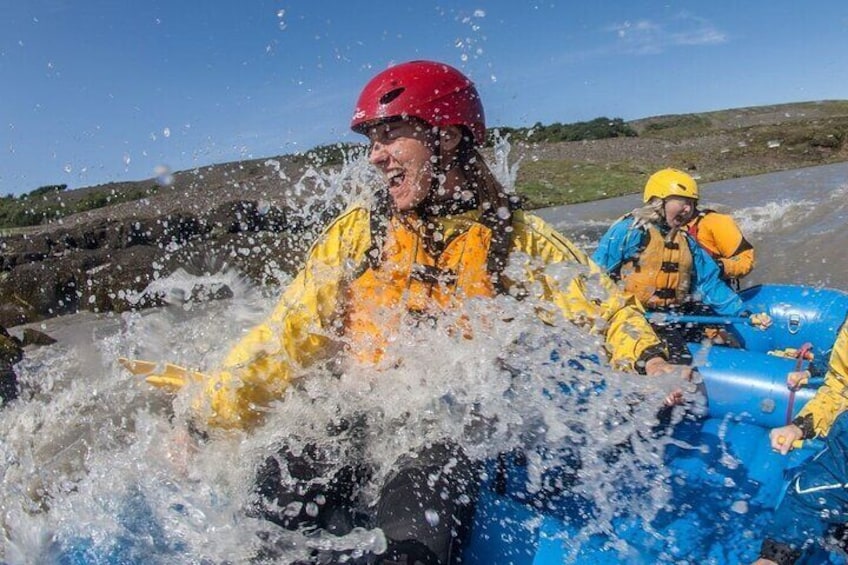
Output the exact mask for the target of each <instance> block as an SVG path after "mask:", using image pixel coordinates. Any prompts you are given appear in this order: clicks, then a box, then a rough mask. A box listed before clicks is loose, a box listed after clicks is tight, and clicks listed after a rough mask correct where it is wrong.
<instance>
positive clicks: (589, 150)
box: [516, 100, 848, 208]
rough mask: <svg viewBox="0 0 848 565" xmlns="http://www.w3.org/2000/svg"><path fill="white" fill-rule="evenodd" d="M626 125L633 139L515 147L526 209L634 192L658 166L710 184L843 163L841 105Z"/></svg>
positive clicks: (845, 129)
mask: <svg viewBox="0 0 848 565" xmlns="http://www.w3.org/2000/svg"><path fill="white" fill-rule="evenodd" d="M626 124H627V125H628V126H630V127H632V128H633V129H634V130H635V131H636V133H637V135H636V136H635V137H614V138H609V139H599V140H593V141H584V142H580V141H575V142H567V143H539V144H537V143H528V144H522V143H518V149H519V151H517V152H516V153H517V156H521V157H523V162H522V163H521V166H520V168H519V172H518V179H517V182H516V186H517V189H518V192H519V193H520V194H521V195H522V196H524V197H525V199H526V200H527V203H528V206H529V207H531V208H535V207H544V206H555V205H559V204H572V203H577V202H586V201H591V200H598V199H600V198H608V197H614V196H621V195H623V194H629V193H633V192H639V191H640V190H641V189H642V187H643V186H644V183H645V180H646V179H647V177H648V176H649V175H650V174H651V173H652V172H654V171H656V170H658V169H661V168H664V167H676V168H679V169H683V170H686V171H689V172H690V173H691V174H692V175H693V176H695V177H696V178H698V179H699V180H700V181H702V182H711V181H718V180H724V179H728V178H737V177H744V176H751V175H757V174H762V173H768V172H774V171H783V170H787V169H798V168H803V167H810V166H815V165H824V164H828V163H836V162H842V161H848V145H846V135H848V100H829V101H821V102H799V103H793V104H779V105H772V106H758V107H753V108H736V109H731V110H721V111H716V112H704V113H700V114H677V115H668V116H655V117H651V118H645V119H640V120H634V121H631V122H626ZM517 141H520V139H517Z"/></svg>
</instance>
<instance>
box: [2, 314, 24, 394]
mask: <svg viewBox="0 0 848 565" xmlns="http://www.w3.org/2000/svg"><path fill="white" fill-rule="evenodd" d="M23 355H24V352H23V347H22V345H21V342H20V340H18V338H16V337H14V336H12V335H9V332H7V331H6V328H5V327H3V326H0V399H2V401H3V405H5V404H6V403H7V402H9V401H11V400H14V399H16V398H17V397H18V376H17V375H16V374H15V369H14V365H15V363H17V362H18V361H20V360H21V359H23Z"/></svg>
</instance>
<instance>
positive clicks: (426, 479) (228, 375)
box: [126, 61, 688, 563]
mask: <svg viewBox="0 0 848 565" xmlns="http://www.w3.org/2000/svg"><path fill="white" fill-rule="evenodd" d="M351 126H352V128H353V129H354V130H355V131H357V132H360V133H363V134H365V135H367V136H368V138H369V142H370V162H371V164H373V165H374V166H375V167H376V168H377V170H378V171H379V172H380V173H381V174H382V177H383V179H382V180H383V181H384V186H383V187H382V188H379V189H378V190H377V191H376V193H375V194H374V195H373V198H372V199H371V200H372V201H371V202H364V203H356V204H353V205H352V206H351V207H350V208H349V209H348V210H347V211H346V212H344V213H343V214H342V215H341V216H339V217H338V218H336V219H335V220H334V221H333V222H331V223H330V225H329V226H328V227H327V228H326V230H325V231H324V233H323V234H322V235H321V236H320V237H319V238H318V240H317V241H316V242H315V244H314V245H313V247H312V249H311V251H310V253H309V256H308V257H307V260H306V265H305V266H304V267H303V269H302V270H301V271H300V273H298V275H297V276H296V277H295V279H294V280H293V281H292V282H291V284H290V285H289V286H288V288H287V289H286V291H285V292H284V294H283V296H282V299H281V300H280V301H279V303H278V305H277V307H276V308H275V309H274V312H273V313H272V314H271V315H270V317H269V318H268V319H267V320H266V322H265V323H263V324H261V325H259V326H257V327H255V328H254V329H253V330H251V331H250V332H249V333H248V334H247V335H246V336H245V337H244V338H243V339H242V340H241V341H240V342H239V343H238V344H237V345H236V346H235V347H234V348H233V349H232V350H231V352H230V354H229V355H228V356H227V357H226V359H225V360H224V361H223V364H222V367H221V368H220V369H219V370H217V371H216V372H215V373H213V374H212V375H210V376H204V375H201V374H198V373H194V372H190V371H182V372H181V371H180V370H179V369H178V368H176V369H175V368H173V367H172V368H171V369H170V370H169V371H168V372H167V373H166V374H160V375H155V374H154V375H148V382H150V383H151V384H153V385H155V386H160V387H164V388H168V389H170V390H173V389H174V388H180V387H181V385H182V384H184V382H186V383H192V382H194V381H198V380H199V381H200V383H201V384H200V386H198V387H194V386H190V387H188V389H189V391H195V392H196V394H197V397H196V399H195V401H194V408H195V409H194V411H193V416H192V417H193V422H194V424H193V425H194V426H195V427H197V428H201V429H205V430H206V431H208V432H210V433H212V432H214V430H215V429H220V428H224V429H232V428H247V429H255V428H256V427H257V426H260V425H261V424H262V423H263V421H264V420H265V419H266V418H267V416H268V412H269V409H270V407H271V406H273V403H274V402H275V401H278V400H280V399H281V398H283V397H284V391H285V390H286V388H287V386H288V385H289V383H290V382H291V381H292V380H294V379H296V378H298V377H300V376H304V374H303V371H304V369H306V368H308V367H313V366H315V364H316V363H317V362H318V361H319V360H321V359H325V358H327V357H328V356H332V355H333V353H334V352H338V351H340V350H341V351H342V353H343V354H342V355H340V356H338V358H337V362H338V367H339V368H340V369H341V370H343V371H344V370H355V369H356V368H357V367H360V368H361V367H368V368H370V369H369V370H370V372H373V373H375V374H376V377H375V378H377V379H389V380H391V379H393V378H395V377H396V376H398V375H396V374H395V372H396V371H401V367H402V366H403V364H404V362H405V357H404V354H403V352H402V351H398V349H397V347H396V345H397V343H398V342H400V341H403V340H402V339H399V338H400V337H403V336H407V335H409V334H411V338H412V339H413V341H416V340H419V339H420V338H421V335H422V334H421V333H420V332H423V331H426V330H432V331H435V332H437V333H439V334H440V335H444V336H445V337H446V338H451V339H458V340H460V341H466V340H475V339H479V338H481V337H482V336H481V335H480V333H481V330H480V329H479V328H480V325H479V324H481V323H482V324H484V325H485V324H486V321H492V320H497V319H500V317H501V316H503V310H502V309H501V306H502V304H501V301H508V302H509V303H513V302H515V303H517V302H519V301H518V300H516V299H517V298H522V299H523V301H521V303H522V304H534V305H536V304H537V305H538V306H537V308H538V309H537V310H536V309H534V312H538V314H537V317H534V318H533V319H534V320H535V321H537V322H545V323H554V321H555V320H560V319H563V320H570V321H572V322H574V323H575V324H577V325H578V326H580V327H581V328H593V330H592V331H593V332H597V333H600V334H601V337H602V339H603V342H604V347H603V348H602V349H599V354H600V355H601V356H608V357H609V360H610V362H611V363H612V365H613V366H614V367H616V368H618V369H623V370H629V371H635V372H639V373H643V374H645V373H647V374H648V375H660V374H664V373H674V375H672V378H674V376H677V377H680V378H681V381H680V382H681V385H682V383H683V381H682V378H685V377H687V376H688V372H687V371H686V369H684V368H679V367H675V366H672V365H670V364H668V363H667V361H666V360H665V356H666V352H665V349H664V347H663V346H662V345H661V344H660V341H659V339H658V338H657V336H656V334H654V332H653V331H652V329H651V327H650V325H649V324H648V323H647V321H646V320H645V318H644V316H643V312H642V310H641V308H640V307H639V305H638V303H637V302H636V301H635V300H634V299H633V298H632V297H628V296H626V295H624V294H622V293H620V292H619V291H618V289H617V288H616V286H615V284H614V283H613V282H612V281H611V280H610V279H609V278H607V277H606V276H604V275H603V274H602V273H600V271H599V269H598V268H597V267H596V266H595V265H594V264H592V263H591V262H590V261H589V259H588V258H587V257H586V255H585V254H584V253H583V252H581V251H580V250H579V249H578V248H577V247H575V246H574V245H573V244H572V243H571V242H569V241H568V240H566V239H565V238H564V237H563V236H561V235H560V234H558V233H556V232H555V231H554V230H552V229H551V228H550V227H548V226H547V225H546V224H545V223H544V222H543V221H542V220H540V219H539V218H537V217H534V216H532V215H530V214H525V213H523V212H522V211H521V210H520V209H519V207H518V205H517V202H516V200H515V199H514V198H512V197H511V195H510V194H508V193H507V192H506V190H505V189H504V188H503V186H502V185H501V184H500V183H499V182H498V181H497V180H496V179H495V177H494V175H493V174H492V173H491V171H490V170H489V168H488V166H487V165H486V163H485V161H484V159H483V157H482V155H481V154H480V153H479V151H478V148H477V146H478V145H479V144H481V143H482V141H483V133H484V131H485V122H484V117H483V109H482V104H481V103H480V99H479V95H478V93H477V90H476V88H475V87H474V85H473V83H472V82H471V81H470V80H468V78H467V77H465V76H464V75H463V74H462V73H460V72H459V71H457V70H456V69H454V68H452V67H450V66H448V65H445V64H442V63H437V62H431V61H413V62H410V63H404V64H400V65H397V66H395V67H392V68H390V69H388V70H386V71H384V72H382V73H379V74H378V75H377V76H376V77H374V78H373V79H372V80H371V81H370V82H369V83H368V85H366V87H365V88H364V90H363V92H362V95H361V96H360V97H359V102H358V103H357V106H356V110H355V113H354V118H353V121H352V124H351ZM554 264H563V269H564V270H558V269H553V270H551V269H549V267H551V266H552V265H554ZM565 265H568V266H569V267H568V268H566V267H565ZM555 273H559V274H558V275H557V274H555ZM480 318H482V320H480ZM475 328H477V329H475ZM126 366H127V367H128V368H129V369H130V370H131V371H134V372H143V371H142V369H143V368H147V369H145V370H150V369H151V368H152V367H155V364H150V363H138V362H136V363H132V362H128V363H127V364H126ZM369 416H370V414H369ZM374 417H375V418H376V417H377V416H376V415H375V416H374ZM369 425H373V423H372V424H369V418H368V417H364V416H363V417H362V418H357V421H356V422H344V423H341V424H339V429H338V430H337V431H336V432H334V433H332V434H331V437H330V438H329V439H328V441H327V442H325V443H323V444H322V445H315V444H314V443H312V442H308V441H307V442H305V445H304V444H301V445H299V446H297V445H296V444H297V443H298V442H299V441H301V439H300V438H295V437H287V438H285V442H286V445H284V446H283V448H282V449H281V450H280V451H279V452H278V453H277V454H276V455H272V456H270V457H269V458H268V459H267V461H266V462H265V464H264V465H263V466H262V468H261V470H260V472H259V475H258V478H257V489H256V493H255V494H256V500H255V503H254V504H253V512H254V514H255V515H257V516H259V517H261V518H264V519H266V520H269V521H271V522H274V523H276V524H278V525H280V526H283V528H286V529H289V530H299V531H304V532H308V531H314V530H316V529H320V530H324V531H327V532H330V533H332V534H335V535H341V534H348V533H349V532H351V531H353V529H354V528H356V527H359V526H363V525H365V526H367V527H373V528H379V530H380V531H381V532H382V533H383V534H384V535H385V539H386V543H387V545H386V548H385V549H384V550H383V551H381V552H382V553H384V557H386V558H389V559H392V558H394V559H397V560H399V561H400V562H403V563H407V562H409V563H413V562H422V563H453V562H455V561H456V560H457V559H458V556H459V555H460V548H461V545H462V542H463V538H464V536H465V534H466V533H467V531H468V528H469V526H470V521H471V519H472V516H473V513H474V512H473V510H474V502H475V500H476V493H477V488H478V487H477V485H478V482H479V480H480V473H479V468H478V463H477V462H474V461H472V459H471V458H470V457H469V456H467V455H466V449H467V446H465V445H463V444H462V443H458V441H459V440H458V439H457V438H455V437H453V436H447V437H443V436H442V435H439V436H438V437H435V438H432V439H431V440H430V441H429V442H427V444H426V445H423V446H408V447H406V448H405V449H404V451H403V453H402V454H401V455H400V457H398V458H397V459H396V460H395V462H394V465H393V466H392V471H391V473H389V474H388V476H383V477H378V476H375V475H374V474H373V473H372V469H373V467H374V465H375V464H376V463H377V462H375V461H367V460H363V459H361V458H341V460H339V459H338V458H337V457H335V456H333V455H332V452H334V450H335V449H340V450H342V451H345V450H346V449H347V447H346V446H347V445H348V443H349V441H348V440H349V439H352V438H353V436H355V437H356V438H360V439H356V441H355V443H357V445H358V444H359V443H360V440H361V442H364V443H365V444H368V443H369V442H372V441H375V439H374V438H372V437H371V435H369V433H368V429H369ZM362 438H366V439H362ZM292 444H295V445H292ZM366 447H367V446H366ZM366 451H367V449H366ZM349 459H350V460H349ZM433 477H437V480H434V478H433ZM316 485H317V486H316ZM322 485H324V486H322ZM369 491H370V492H374V491H376V492H377V496H376V499H372V500H371V502H370V503H369V504H366V505H364V507H363V505H357V503H355V501H357V500H360V494H362V493H364V492H369ZM422 509H426V512H424V513H423V514H422V512H421V510H422ZM330 553H332V552H330ZM349 557H350V556H349V555H345V556H344V558H345V559H348V558H349ZM320 558H321V559H325V558H326V559H330V560H337V559H341V558H342V556H340V555H337V554H332V555H329V554H328V555H325V556H322V557H320ZM416 560H417V561H416Z"/></svg>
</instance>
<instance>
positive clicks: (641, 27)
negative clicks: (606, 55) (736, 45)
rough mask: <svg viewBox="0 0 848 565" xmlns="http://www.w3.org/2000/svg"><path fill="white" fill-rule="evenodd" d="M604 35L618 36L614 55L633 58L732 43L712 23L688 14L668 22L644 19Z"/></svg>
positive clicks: (617, 26) (612, 28) (610, 29)
mask: <svg viewBox="0 0 848 565" xmlns="http://www.w3.org/2000/svg"><path fill="white" fill-rule="evenodd" d="M604 31H606V32H607V33H613V34H614V35H615V36H616V44H615V47H614V48H613V49H611V51H614V52H618V53H628V54H631V55H654V54H658V53H662V52H664V51H666V50H668V49H671V48H674V47H677V46H693V45H720V44H722V43H726V42H727V41H728V36H727V34H726V33H725V32H723V31H721V30H720V29H718V28H716V27H715V26H714V25H713V24H712V23H710V22H709V21H707V20H705V19H703V18H698V17H695V16H692V15H690V14H685V13H684V14H680V15H678V16H676V17H675V18H673V19H672V20H669V21H667V22H656V21H653V20H648V19H641V20H636V21H625V22H621V23H614V24H611V25H609V26H607V27H606V28H605V29H604Z"/></svg>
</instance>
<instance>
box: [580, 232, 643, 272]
mask: <svg viewBox="0 0 848 565" xmlns="http://www.w3.org/2000/svg"><path fill="white" fill-rule="evenodd" d="M632 225H633V219H632V218H629V217H625V218H622V219H620V220H618V221H616V222H615V223H614V224H613V225H611V226H610V227H609V229H608V230H607V231H606V232H605V233H604V235H603V236H601V240H600V242H598V248H597V249H595V253H594V254H592V261H593V262H594V263H595V264H596V265H598V266H599V267H600V268H601V269H603V270H604V272H606V273H607V274H610V275H611V276H613V277H616V276H617V275H618V273H619V271H620V269H621V265H622V263H624V262H625V261H626V260H628V259H630V258H631V257H635V256H636V255H638V254H639V247H640V246H641V244H642V238H643V237H644V232H643V231H642V230H635V229H631V226H632Z"/></svg>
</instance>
